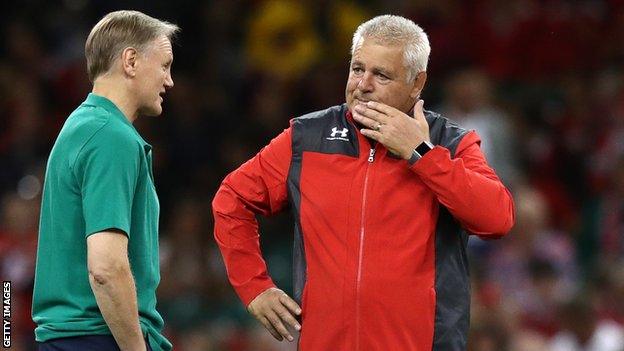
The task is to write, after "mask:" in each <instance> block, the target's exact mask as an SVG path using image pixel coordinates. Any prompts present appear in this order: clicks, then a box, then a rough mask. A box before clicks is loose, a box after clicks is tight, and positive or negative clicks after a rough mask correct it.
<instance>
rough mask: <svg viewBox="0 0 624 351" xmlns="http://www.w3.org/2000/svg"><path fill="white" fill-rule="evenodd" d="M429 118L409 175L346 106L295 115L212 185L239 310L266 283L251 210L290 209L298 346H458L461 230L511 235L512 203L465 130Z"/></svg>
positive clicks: (463, 327) (464, 296)
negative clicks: (422, 151)
mask: <svg viewBox="0 0 624 351" xmlns="http://www.w3.org/2000/svg"><path fill="white" fill-rule="evenodd" d="M425 117H426V119H427V121H428V123H429V128H430V137H431V142H432V143H433V144H434V145H436V146H435V148H434V149H433V150H431V151H429V152H428V153H427V154H426V155H425V156H424V157H423V158H421V159H420V160H419V161H417V162H416V163H415V164H414V165H412V166H410V165H409V164H408V162H407V161H405V160H403V159H399V158H397V157H396V156H394V155H392V154H391V153H389V152H388V151H387V149H386V148H385V147H384V146H383V145H381V144H377V145H376V146H375V147H371V144H370V143H369V140H368V139H366V138H365V137H364V136H363V135H361V134H360V132H359V130H358V128H357V127H356V125H355V124H354V122H353V119H352V118H351V114H350V112H348V109H347V106H346V105H345V104H343V105H340V106H335V107H331V108H329V109H327V110H323V111H319V112H315V113H311V114H308V115H305V116H302V117H299V118H295V119H293V120H292V121H291V125H290V127H289V128H288V129H286V130H285V131H284V132H282V133H281V134H280V135H278V136H277V137H276V138H275V139H273V140H272V141H271V143H270V144H269V145H268V146H266V147H265V148H263V149H262V150H261V151H260V152H259V153H258V154H257V155H256V156H255V157H254V158H252V159H251V160H249V161H247V162H246V163H245V164H243V165H242V166H241V167H240V168H238V169H237V170H235V171H234V172H232V173H231V174H229V175H228V176H227V177H226V178H225V180H224V181H223V183H222V185H221V187H220V188H219V190H218V192H217V194H216V196H215V198H214V201H213V212H214V216H215V238H216V240H217V243H218V245H219V248H220V249H221V253H222V255H223V258H224V261H225V265H226V268H227V273H228V277H229V279H230V282H231V283H232V285H233V286H234V289H235V290H236V292H237V293H238V295H239V296H240V298H241V299H242V301H243V303H244V304H245V305H248V304H249V302H251V301H252V300H253V299H254V298H255V297H256V296H257V295H258V294H259V293H261V292H262V291H264V290H265V289H267V288H269V287H273V286H274V283H273V281H272V280H271V278H270V277H269V276H268V274H267V269H266V265H265V262H264V260H263V259H262V256H261V253H260V247H259V237H258V223H257V222H256V219H255V215H256V214H262V215H265V216H268V215H272V214H275V213H277V212H279V211H281V210H282V209H283V208H284V207H285V206H286V205H287V204H288V203H289V204H290V207H291V209H292V211H293V212H294V217H295V229H294V235H295V237H294V253H293V254H294V280H295V282H294V290H295V291H294V298H295V299H296V300H297V301H298V302H299V303H300V304H301V307H302V310H303V312H302V330H301V335H300V339H299V347H300V350H302V351H342V350H345V351H346V350H348V351H352V350H354V351H374V350H432V349H433V350H464V349H465V347H466V338H467V333H468V325H469V319H470V316H469V309H470V286H469V284H470V282H469V278H468V262H467V258H466V243H467V239H468V235H467V233H472V234H476V235H479V236H481V237H483V238H498V237H500V236H502V235H504V234H505V233H507V232H508V231H509V230H510V229H511V227H512V225H513V221H514V215H513V201H512V198H511V195H510V193H509V192H508V190H507V189H506V188H505V186H504V185H503V184H502V183H501V182H500V180H499V179H498V177H497V176H496V174H495V173H494V171H493V170H492V169H491V168H490V167H489V166H488V165H487V163H486V161H485V158H484V157H483V154H482V152H481V151H480V148H479V143H480V140H479V137H478V136H477V134H476V133H475V132H472V131H471V132H468V131H466V130H464V129H461V128H460V127H458V126H457V125H455V124H453V123H452V122H450V121H448V120H447V119H446V118H443V117H441V116H440V115H438V114H435V113H433V112H429V111H427V112H426V113H425Z"/></svg>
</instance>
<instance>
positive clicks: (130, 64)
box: [121, 47, 139, 77]
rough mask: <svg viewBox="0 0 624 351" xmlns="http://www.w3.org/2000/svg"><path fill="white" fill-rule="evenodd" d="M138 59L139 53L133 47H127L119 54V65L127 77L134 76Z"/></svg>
mask: <svg viewBox="0 0 624 351" xmlns="http://www.w3.org/2000/svg"><path fill="white" fill-rule="evenodd" d="M138 57H139V53H138V52H137V50H136V49H135V48H133V47H127V48H125V49H124V50H123V51H122V52H121V65H122V68H123V71H124V73H125V74H126V75H127V76H129V77H134V76H135V75H136V69H137V58H138Z"/></svg>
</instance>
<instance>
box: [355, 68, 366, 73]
mask: <svg viewBox="0 0 624 351" xmlns="http://www.w3.org/2000/svg"><path fill="white" fill-rule="evenodd" d="M353 72H355V73H362V72H364V70H363V69H362V68H361V67H353Z"/></svg>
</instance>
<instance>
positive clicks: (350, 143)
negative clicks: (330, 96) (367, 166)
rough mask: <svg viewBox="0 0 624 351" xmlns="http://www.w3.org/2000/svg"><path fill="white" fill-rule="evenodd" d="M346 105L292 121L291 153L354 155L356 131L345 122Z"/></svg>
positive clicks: (356, 149)
mask: <svg viewBox="0 0 624 351" xmlns="http://www.w3.org/2000/svg"><path fill="white" fill-rule="evenodd" d="M346 112H347V105H346V104H342V105H338V106H333V107H330V108H328V109H325V110H322V111H316V112H312V113H308V114H307V115H303V116H301V117H297V118H295V119H294V120H293V152H297V151H301V152H304V151H312V152H320V153H324V154H342V155H347V156H352V157H357V156H358V140H357V135H356V133H357V130H356V129H355V126H354V125H353V124H352V123H349V122H348V121H347V117H346Z"/></svg>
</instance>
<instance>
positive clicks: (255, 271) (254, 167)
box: [212, 128, 300, 341]
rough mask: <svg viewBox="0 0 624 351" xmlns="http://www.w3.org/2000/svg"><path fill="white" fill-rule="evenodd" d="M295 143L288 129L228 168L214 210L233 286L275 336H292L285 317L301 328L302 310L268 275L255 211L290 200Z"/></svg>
mask: <svg viewBox="0 0 624 351" xmlns="http://www.w3.org/2000/svg"><path fill="white" fill-rule="evenodd" d="M291 143H292V141H291V129H290V128H289V129H286V130H285V131H284V132H283V133H281V134H280V135H279V136H277V137H276V138H275V139H273V140H272V141H271V143H270V144H269V145H268V146H266V147H265V148H263V149H262V150H261V151H260V152H259V153H258V154H257V155H256V156H255V157H253V158H252V159H251V160H249V161H247V162H246V163H245V164H243V165H242V166H241V167H239V168H238V169H237V170H235V171H234V172H232V173H230V174H229V175H228V176H227V177H226V178H225V180H223V183H222V184H221V187H220V188H219V190H218V191H217V194H216V195H215V198H214V200H213V202H212V209H213V214H214V218H215V229H214V237H215V239H216V242H217V244H218V246H219V249H220V250H221V254H222V256H223V261H224V262H225V267H226V270H227V274H228V278H229V280H230V283H231V284H232V286H233V287H234V290H235V291H236V293H237V294H238V296H239V297H240V299H241V300H242V301H243V303H244V304H245V306H247V307H248V310H249V312H250V313H251V314H252V315H254V317H256V318H257V319H258V320H259V321H260V322H261V323H262V324H263V325H264V326H265V327H266V328H267V329H268V330H269V332H271V334H273V336H274V337H275V338H276V339H278V340H282V337H285V338H287V339H288V340H291V341H292V340H293V338H292V336H291V335H290V333H289V332H288V331H287V329H286V328H285V327H284V325H283V323H282V322H287V323H288V324H290V325H292V326H293V327H294V328H295V329H298V328H299V324H298V323H297V322H296V320H295V318H294V317H293V314H299V313H300V309H299V306H297V304H296V303H295V302H294V301H293V300H292V299H291V298H290V297H288V296H287V295H286V294H285V293H284V292H283V291H281V290H279V289H277V288H276V287H275V284H274V283H273V280H272V279H271V278H270V277H269V275H268V272H267V267H266V263H265V262H264V259H263V258H262V253H261V252H260V240H259V238H260V237H259V234H258V222H257V221H256V214H261V215H265V216H267V215H271V214H274V213H277V212H279V211H280V210H282V208H283V207H284V205H285V204H286V201H287V191H286V178H287V176H288V169H289V167H290V159H291V155H292V149H291Z"/></svg>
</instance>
